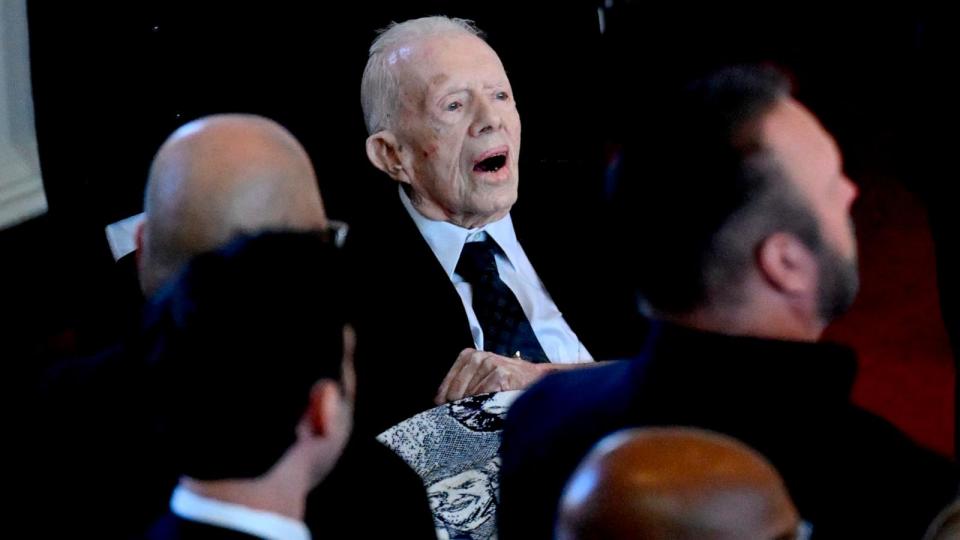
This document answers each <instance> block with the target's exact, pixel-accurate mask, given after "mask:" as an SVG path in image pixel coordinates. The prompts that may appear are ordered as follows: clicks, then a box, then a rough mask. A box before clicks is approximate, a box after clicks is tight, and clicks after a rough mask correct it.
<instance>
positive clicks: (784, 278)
mask: <svg viewBox="0 0 960 540" xmlns="http://www.w3.org/2000/svg"><path fill="white" fill-rule="evenodd" d="M757 266H758V267H759V270H760V274H761V275H762V276H763V279H764V281H766V282H767V283H768V284H769V285H770V286H771V287H773V288H774V289H776V290H777V291H779V292H781V293H784V294H787V295H790V296H796V295H805V294H808V293H810V292H814V291H816V287H817V268H818V266H817V258H816V256H815V255H814V253H813V252H812V251H811V250H810V248H809V247H807V245H806V244H804V243H803V241H802V240H800V238H798V237H797V236H796V235H794V234H791V233H786V232H778V233H774V234H772V235H770V236H768V237H767V238H765V239H764V240H763V242H761V243H760V247H759V248H758V250H757Z"/></svg>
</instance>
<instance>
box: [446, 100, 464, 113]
mask: <svg viewBox="0 0 960 540" xmlns="http://www.w3.org/2000/svg"><path fill="white" fill-rule="evenodd" d="M461 107H463V104H461V103H460V102H459V101H454V102H452V103H450V104H448V105H447V106H446V107H445V108H446V110H448V111H451V112H452V111H456V110H459V109H460V108H461Z"/></svg>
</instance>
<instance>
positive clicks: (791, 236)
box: [499, 67, 958, 540]
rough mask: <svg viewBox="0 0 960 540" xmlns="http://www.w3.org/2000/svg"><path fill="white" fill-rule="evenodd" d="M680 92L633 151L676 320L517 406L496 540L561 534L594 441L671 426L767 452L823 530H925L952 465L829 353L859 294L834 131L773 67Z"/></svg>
mask: <svg viewBox="0 0 960 540" xmlns="http://www.w3.org/2000/svg"><path fill="white" fill-rule="evenodd" d="M675 97H677V98H678V99H675V100H669V101H665V102H661V103H657V108H658V111H659V112H660V113H661V114H662V116H663V118H662V119H661V120H662V121H657V120H656V118H655V115H654V114H653V113H652V114H651V116H650V119H649V121H650V126H649V133H653V134H655V136H654V137H652V138H651V140H649V141H647V142H648V144H649V145H650V146H648V147H646V148H643V149H641V150H643V151H642V152H640V153H639V154H634V155H633V157H634V158H635V159H638V161H639V162H642V164H643V166H644V172H643V173H641V174H643V176H642V177H641V178H643V179H646V180H647V182H648V183H647V186H649V187H650V189H651V190H652V191H654V192H655V193H654V194H653V195H652V196H648V197H647V199H646V200H647V201H649V202H650V204H656V205H659V206H660V208H661V212H660V213H659V214H658V216H656V217H659V218H660V219H661V220H663V221H661V222H660V223H658V224H656V225H657V226H654V224H650V223H647V224H646V225H647V226H646V227H642V228H639V229H638V231H637V237H636V238H635V240H634V241H635V242H637V244H638V245H642V246H644V249H645V252H646V254H647V257H646V259H645V260H646V263H645V265H644V266H643V267H642V268H641V269H639V270H638V271H637V272H638V275H639V277H640V288H641V290H642V292H643V293H644V295H645V297H646V299H647V301H648V302H649V304H650V306H651V308H652V309H653V310H654V312H655V313H656V315H657V316H658V317H659V318H660V319H661V320H662V321H663V322H662V323H659V324H657V325H655V327H654V328H653V329H652V331H651V338H650V339H649V340H648V343H647V344H646V346H645V349H644V351H643V352H642V353H641V354H640V355H639V356H637V357H635V358H634V359H632V360H630V361H626V362H616V363H613V364H610V365H607V366H602V367H597V368H596V369H592V370H583V371H580V372H577V373H566V374H558V375H556V376H551V377H548V378H547V379H546V380H544V381H542V383H541V384H540V385H537V386H535V387H534V388H532V389H530V390H528V391H527V393H526V394H525V395H524V396H521V398H520V399H519V400H518V401H517V402H516V403H515V404H514V406H513V408H512V409H511V413H510V414H509V415H508V416H507V422H506V426H505V428H504V437H503V446H502V457H503V469H502V478H501V506H500V515H499V517H500V521H499V524H500V533H501V534H500V538H503V539H506V540H509V539H511V538H525V539H530V538H548V537H549V536H550V534H551V533H552V528H553V523H554V516H555V509H556V505H557V501H558V499H559V497H560V491H561V489H562V487H563V485H564V483H565V482H566V480H567V478H568V477H569V475H570V473H571V472H572V471H573V469H574V467H576V464H577V463H578V462H579V461H580V459H581V458H582V457H583V456H584V454H586V452H587V451H588V450H589V448H590V447H591V446H592V445H593V444H594V443H596V442H597V441H598V440H600V439H601V438H602V437H603V436H604V435H606V434H608V433H610V432H612V431H616V430H619V429H621V428H624V427H630V426H643V425H664V424H674V425H689V426H699V427H703V428H707V429H711V430H713V431H718V432H721V433H725V434H728V435H732V436H734V437H736V438H737V439H740V440H742V441H743V442H745V443H747V444H748V445H750V446H751V447H753V448H755V449H757V450H758V451H759V452H760V453H762V454H763V455H764V456H765V457H766V458H767V459H769V460H770V462H771V463H772V464H773V465H774V466H775V467H776V468H777V470H778V471H779V472H780V473H781V475H782V476H783V478H784V480H785V482H786V485H787V488H788V489H789V490H790V493H791V494H792V495H793V499H794V501H795V502H796V504H797V508H798V509H799V511H800V514H801V516H802V517H803V519H804V520H805V521H807V522H809V523H811V524H812V526H813V534H814V535H819V536H820V537H822V538H827V537H829V538H854V537H864V538H866V537H889V538H916V537H919V536H921V535H922V533H923V530H924V527H925V526H926V525H927V524H928V523H929V522H930V520H931V519H932V517H933V515H934V514H935V513H936V511H937V510H938V509H939V508H942V507H943V506H944V505H945V504H946V502H947V501H948V500H950V499H951V498H952V497H953V496H955V494H956V492H957V485H958V475H957V469H956V466H955V465H954V464H951V463H949V462H948V461H947V460H945V459H943V458H940V457H939V456H936V455H934V454H933V453H931V452H929V451H926V450H924V449H921V448H919V447H917V446H915V445H914V444H913V443H912V442H911V441H910V440H909V439H908V438H907V437H906V436H905V435H904V434H902V433H901V432H899V431H897V430H896V429H895V428H894V427H893V426H891V425H889V424H888V423H886V422H885V421H883V420H882V419H880V418H878V417H876V416H873V415H871V414H869V413H867V412H866V411H864V410H862V409H860V408H858V407H856V406H854V405H852V404H851V403H850V400H849V394H850V389H851V386H852V384H853V379H854V376H855V372H856V359H855V357H854V354H853V352H852V351H850V350H848V349H845V348H843V347H840V346H836V345H829V344H818V343H816V342H817V340H818V339H819V337H820V334H821V332H822V331H823V329H824V327H825V326H826V325H827V324H828V323H829V322H830V321H831V320H833V318H835V317H836V316H838V315H839V314H840V313H842V312H843V310H844V309H846V308H847V307H848V306H849V304H850V302H851V301H852V300H853V298H854V296H855V293H856V290H857V263H856V240H855V237H854V232H853V228H852V226H851V222H850V213H849V210H850V206H851V204H852V202H853V200H854V199H855V197H856V194H857V190H856V187H855V186H854V185H853V183H852V182H851V181H850V179H848V178H847V177H846V176H845V175H844V173H843V168H842V163H841V159H840V153H839V151H838V149H837V146H836V144H835V142H834V141H833V138H832V137H831V136H830V135H829V134H828V133H827V132H826V131H825V130H824V128H823V127H822V126H821V125H820V123H819V122H818V121H817V119H816V118H815V117H814V116H813V115H812V114H811V113H810V112H809V111H808V110H807V109H806V108H804V107H803V105H801V104H800V103H798V102H797V101H796V100H794V99H793V98H791V97H790V94H789V88H788V85H787V84H786V82H785V81H784V79H783V78H782V77H781V76H780V75H779V74H778V73H776V72H775V71H773V70H770V69H763V68H751V67H738V68H727V69H723V70H719V71H717V72H714V73H712V74H711V75H709V76H708V77H706V78H704V79H703V80H701V81H699V82H698V83H696V84H693V85H691V86H689V87H688V88H687V89H686V90H685V91H684V92H680V93H678V94H676V95H675ZM639 158H642V159H639ZM635 164H636V162H635ZM651 197H655V198H651ZM877 516H883V518H882V519H877Z"/></svg>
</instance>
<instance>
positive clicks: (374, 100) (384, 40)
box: [360, 15, 483, 135]
mask: <svg viewBox="0 0 960 540" xmlns="http://www.w3.org/2000/svg"><path fill="white" fill-rule="evenodd" d="M444 34H467V35H471V36H477V37H479V38H481V39H482V38H483V33H482V32H481V31H480V30H479V29H478V28H477V27H476V26H474V24H473V21H470V20H467V19H455V18H450V17H445V16H442V15H437V16H434V17H422V18H420V19H410V20H408V21H404V22H402V23H397V22H392V23H390V25H389V26H387V27H386V28H385V29H383V30H381V31H380V35H378V36H377V39H375V40H374V41H373V44H372V45H370V56H369V58H368V59H367V66H366V67H365V68H364V70H363V79H362V80H361V81H360V105H361V106H362V107H363V120H364V123H365V124H366V125H367V133H369V134H371V135H372V134H374V133H376V132H378V131H383V130H385V129H389V128H390V126H391V122H392V119H393V116H394V113H395V111H396V108H397V101H398V99H399V96H400V81H399V80H398V79H397V75H396V73H394V72H393V70H392V69H390V65H391V64H392V63H393V62H395V61H396V56H395V55H396V49H398V48H399V47H400V45H402V44H405V43H410V42H413V41H420V40H424V39H427V38H432V37H436V36H440V35H444Z"/></svg>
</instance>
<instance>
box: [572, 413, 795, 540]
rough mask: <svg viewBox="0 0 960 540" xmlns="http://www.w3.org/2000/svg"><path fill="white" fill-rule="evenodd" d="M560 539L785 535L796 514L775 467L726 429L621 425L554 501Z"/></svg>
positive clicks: (770, 538) (765, 538)
mask: <svg viewBox="0 0 960 540" xmlns="http://www.w3.org/2000/svg"><path fill="white" fill-rule="evenodd" d="M559 515H560V517H559V521H558V524H557V537H558V538H561V539H563V540H574V539H577V540H586V539H614V538H636V539H645V540H659V539H668V538H670V539H680V540H682V539H687V538H690V539H693V538H698V539H711V540H727V539H756V540H774V539H778V540H779V539H784V540H785V539H793V538H795V534H796V530H797V525H798V523H799V517H798V515H797V511H796V509H795V508H794V506H793V503H792V502H791V500H790V496H789V495H788V494H787V491H786V489H785V488H784V486H783V482H782V481H781V479H780V477H779V475H778V474H777V472H776V470H774V469H773V467H772V466H771V465H770V464H769V463H767V462H766V460H764V459H763V457H762V456H760V455H759V454H758V453H757V452H755V451H753V450H752V449H750V448H748V447H747V446H745V445H743V444H742V443H740V442H738V441H736V440H734V439H731V438H729V437H726V436H722V435H718V434H715V433H711V432H707V431H702V430H696V429H689V428H648V429H636V430H627V431H623V432H620V433H616V434H614V435H611V436H609V437H607V438H606V439H604V440H603V441H601V442H600V443H599V444H598V445H597V446H596V447H595V448H594V450H593V451H592V452H591V453H590V454H589V455H588V456H587V458H586V459H585V460H584V461H583V463H581V464H580V467H579V468H578V469H577V471H576V472H575V473H574V475H573V477H572V478H571V479H570V482H569V483H568V484H567V487H566V489H565V490H564V494H563V497H562V499H561V502H560V514H559Z"/></svg>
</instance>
